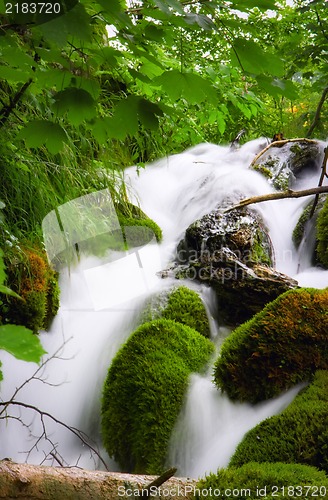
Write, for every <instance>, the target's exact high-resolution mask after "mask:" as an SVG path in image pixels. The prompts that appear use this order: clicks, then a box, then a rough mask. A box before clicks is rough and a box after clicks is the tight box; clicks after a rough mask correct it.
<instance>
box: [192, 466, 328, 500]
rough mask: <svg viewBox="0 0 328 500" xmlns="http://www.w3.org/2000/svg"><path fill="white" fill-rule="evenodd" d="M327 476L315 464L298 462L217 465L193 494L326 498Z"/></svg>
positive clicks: (240, 499)
mask: <svg viewBox="0 0 328 500" xmlns="http://www.w3.org/2000/svg"><path fill="white" fill-rule="evenodd" d="M327 492H328V477H327V476H326V474H325V473H324V472H323V471H319V470H317V469H316V468H315V467H310V466H307V465H300V464H284V463H256V462H250V463H248V464H245V465H243V466H242V467H229V468H227V469H219V470H218V472H217V474H210V475H208V476H207V477H206V478H205V479H201V480H200V481H199V482H198V483H197V485H196V495H195V497H196V498H199V499H202V498H215V499H217V498H224V499H227V498H235V499H237V500H245V498H248V499H252V500H255V499H257V498H263V499H264V500H269V499H270V500H271V499H272V498H277V499H279V500H286V498H300V499H302V500H308V499H309V498H310V497H317V498H326V497H327Z"/></svg>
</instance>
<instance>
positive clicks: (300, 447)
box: [230, 371, 328, 472]
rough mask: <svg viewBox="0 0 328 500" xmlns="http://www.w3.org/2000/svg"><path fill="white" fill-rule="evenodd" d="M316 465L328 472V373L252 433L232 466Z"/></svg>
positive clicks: (316, 378) (239, 449)
mask: <svg viewBox="0 0 328 500" xmlns="http://www.w3.org/2000/svg"><path fill="white" fill-rule="evenodd" d="M254 461H255V462H268V461H269V462H286V463H303V464H307V465H313V466H315V467H318V468H320V469H324V470H325V471H326V472H327V471H328V372H327V371H318V372H316V374H315V377H314V380H313V381H312V383H311V384H310V385H309V386H308V387H307V388H306V389H304V390H303V391H302V392H301V393H299V395H298V396H296V398H295V399H294V401H293V402H292V403H291V404H290V405H289V406H288V407H287V408H286V409H285V410H284V411H283V412H282V413H281V414H280V415H275V416H273V417H270V418H268V419H266V420H264V421H263V422H261V423H260V424H258V425H257V426H256V427H254V429H252V430H251V431H249V432H248V433H247V434H246V436H245V437H244V439H243V441H242V442H241V443H240V444H239V446H238V447H237V450H236V452H235V454H234V456H233V457H232V459H231V462H230V465H233V466H240V465H242V464H244V463H247V462H254Z"/></svg>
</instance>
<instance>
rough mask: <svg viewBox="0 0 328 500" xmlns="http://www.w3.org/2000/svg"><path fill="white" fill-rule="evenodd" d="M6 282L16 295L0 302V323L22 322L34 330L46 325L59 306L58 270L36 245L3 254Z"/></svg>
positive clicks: (43, 327)
mask: <svg viewBox="0 0 328 500" xmlns="http://www.w3.org/2000/svg"><path fill="white" fill-rule="evenodd" d="M6 267H7V284H8V286H9V287H10V288H11V289H12V290H13V291H14V292H16V293H17V294H18V295H19V296H20V297H21V300H20V299H17V298H15V297H11V296H7V297H5V298H3V302H2V304H1V306H0V316H1V321H2V323H4V324H5V323H11V324H16V325H23V326H26V327H27V328H30V329H31V330H32V331H33V332H34V333H38V332H39V331H40V330H42V329H45V330H46V329H48V328H49V327H50V324H51V322H52V320H53V318H54V317H55V315H56V314H57V311H58V308H59V293H60V291H59V286H58V274H57V273H56V272H55V271H54V270H53V269H52V268H51V267H50V265H49V263H48V260H47V256H46V255H45V253H44V252H43V251H41V250H39V249H35V248H25V249H22V250H21V249H20V250H19V251H18V250H16V251H15V252H14V253H12V254H11V255H10V257H9V258H8V257H7V258H6Z"/></svg>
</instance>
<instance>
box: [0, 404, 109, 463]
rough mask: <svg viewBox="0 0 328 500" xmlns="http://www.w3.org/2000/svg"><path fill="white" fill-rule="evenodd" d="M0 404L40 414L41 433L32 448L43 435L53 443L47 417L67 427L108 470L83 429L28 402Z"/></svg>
mask: <svg viewBox="0 0 328 500" xmlns="http://www.w3.org/2000/svg"><path fill="white" fill-rule="evenodd" d="M0 406H3V407H6V408H8V407H9V406H18V407H20V408H26V409H29V410H33V411H34V412H35V413H36V414H37V415H39V416H40V421H41V424H42V429H43V432H42V435H41V436H39V438H38V440H37V443H35V444H34V445H33V448H35V447H37V444H38V443H39V442H40V441H41V439H42V437H44V438H45V439H46V440H47V441H49V442H51V444H52V445H53V443H52V441H50V439H49V437H48V436H47V430H46V423H45V418H49V419H50V420H52V421H53V422H55V423H56V424H58V425H60V426H61V427H64V429H67V430H68V431H69V432H71V433H72V434H74V436H76V437H77V438H78V439H79V440H80V441H81V442H82V443H83V444H84V445H86V446H87V447H88V448H89V449H90V450H91V451H92V452H93V453H94V454H95V455H96V456H97V457H98V458H99V460H100V461H101V463H102V464H103V465H104V467H105V468H106V470H108V467H107V464H106V462H105V461H104V459H103V458H102V457H101V455H100V454H99V452H98V450H96V448H95V447H94V446H92V445H91V444H90V440H89V438H88V436H87V435H86V434H85V433H84V432H83V431H81V430H79V429H77V428H76V427H72V426H70V425H67V424H65V422H62V421H61V420H59V419H58V418H56V417H54V416H53V415H51V413H48V412H46V411H43V410H40V408H38V407H37V406H34V405H31V404H29V403H24V402H23V401H13V400H9V401H3V402H1V403H0ZM33 448H32V449H33Z"/></svg>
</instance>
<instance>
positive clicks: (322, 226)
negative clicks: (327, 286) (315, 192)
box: [317, 198, 328, 269]
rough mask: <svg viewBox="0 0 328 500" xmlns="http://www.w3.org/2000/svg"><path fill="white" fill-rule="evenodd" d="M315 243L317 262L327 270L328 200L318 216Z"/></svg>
mask: <svg viewBox="0 0 328 500" xmlns="http://www.w3.org/2000/svg"><path fill="white" fill-rule="evenodd" d="M317 241H318V243H317V256H318V260H319V262H320V263H321V264H322V265H323V266H324V267H325V268H327V269H328V198H327V199H326V201H325V204H324V206H323V208H322V210H321V211H320V213H319V216H318V221H317Z"/></svg>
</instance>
